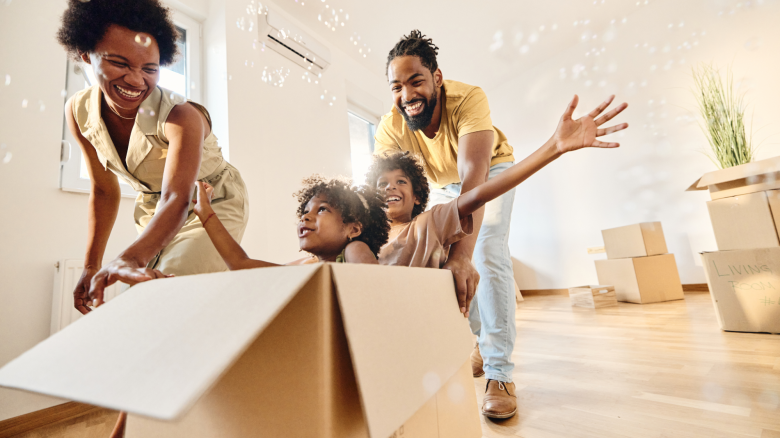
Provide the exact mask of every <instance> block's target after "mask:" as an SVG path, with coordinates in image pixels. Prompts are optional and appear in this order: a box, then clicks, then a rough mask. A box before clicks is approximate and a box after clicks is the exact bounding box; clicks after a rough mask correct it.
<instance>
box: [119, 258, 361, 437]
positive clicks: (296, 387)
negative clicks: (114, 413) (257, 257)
mask: <svg viewBox="0 0 780 438" xmlns="http://www.w3.org/2000/svg"><path fill="white" fill-rule="evenodd" d="M264 269H265V268H264ZM260 271H262V270H260ZM335 300H336V298H335V295H334V294H333V291H332V288H331V276H330V270H329V269H319V270H317V271H316V273H315V274H314V275H313V276H312V278H311V279H310V281H309V282H308V283H307V284H306V285H305V286H303V287H302V288H301V289H300V290H299V291H298V293H297V294H296V295H295V296H294V297H293V299H292V300H291V301H290V302H289V303H288V304H287V306H285V308H284V309H283V310H282V311H281V312H280V313H279V315H278V316H277V317H276V318H275V319H274V321H273V322H272V323H271V324H270V325H269V326H268V327H267V328H266V329H265V330H264V331H263V332H262V333H261V334H260V335H259V337H258V338H257V339H256V340H255V341H254V342H253V343H252V344H251V346H250V347H249V348H248V349H247V350H246V351H245V352H244V354H243V355H241V358H240V359H239V360H238V361H237V362H236V363H235V364H234V365H233V366H232V367H231V368H230V369H229V370H228V371H227V372H226V373H225V374H224V376H222V378H221V379H220V380H219V382H218V383H217V384H216V385H215V386H214V387H213V388H212V389H211V390H210V391H208V393H206V394H205V395H204V396H203V397H202V398H201V399H200V400H199V401H198V402H197V403H196V404H195V406H194V407H193V408H192V409H191V410H190V411H188V412H187V413H186V414H185V415H184V416H183V418H181V419H180V420H178V421H174V422H170V421H161V420H157V419H152V418H148V417H143V416H139V415H133V414H130V415H128V419H127V429H126V433H125V437H126V438H190V437H248V436H284V437H333V438H336V437H338V438H341V437H355V438H358V437H359V438H367V437H368V429H367V426H366V423H365V417H364V416H363V412H362V409H361V406H360V396H359V393H358V390H357V385H356V383H355V377H354V372H353V371H352V366H351V362H350V360H349V350H348V347H347V342H346V336H345V334H344V331H343V328H342V327H343V325H342V323H341V318H340V315H339V311H338V306H336V304H335Z"/></svg>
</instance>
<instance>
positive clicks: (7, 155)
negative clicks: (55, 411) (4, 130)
mask: <svg viewBox="0 0 780 438" xmlns="http://www.w3.org/2000/svg"><path fill="white" fill-rule="evenodd" d="M13 157H14V154H12V153H11V151H7V152H6V153H5V155H4V156H3V164H8V163H10V162H11V158H13Z"/></svg>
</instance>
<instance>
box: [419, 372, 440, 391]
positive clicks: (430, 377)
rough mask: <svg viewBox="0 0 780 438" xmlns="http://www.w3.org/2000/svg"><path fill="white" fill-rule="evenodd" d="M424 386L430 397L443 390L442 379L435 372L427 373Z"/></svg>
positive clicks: (424, 377)
mask: <svg viewBox="0 0 780 438" xmlns="http://www.w3.org/2000/svg"><path fill="white" fill-rule="evenodd" d="M422 386H423V389H425V392H426V393H427V394H429V395H433V394H436V393H437V392H438V391H439V388H441V378H440V377H439V375H438V374H436V373H435V372H433V371H430V372H427V373H425V375H424V376H423V379H422Z"/></svg>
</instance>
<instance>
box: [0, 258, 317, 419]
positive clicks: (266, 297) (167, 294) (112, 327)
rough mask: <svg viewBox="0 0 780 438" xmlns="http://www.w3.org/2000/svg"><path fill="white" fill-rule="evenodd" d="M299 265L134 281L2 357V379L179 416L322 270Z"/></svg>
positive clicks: (21, 386)
mask: <svg viewBox="0 0 780 438" xmlns="http://www.w3.org/2000/svg"><path fill="white" fill-rule="evenodd" d="M301 268H302V269H299V268H294V269H296V272H295V275H288V274H289V273H290V271H289V270H290V269H292V268H289V267H282V268H266V269H263V270H262V271H261V270H247V271H236V272H221V273H216V274H204V275H197V276H187V277H177V278H170V279H161V280H155V281H150V282H148V283H141V284H138V285H136V286H134V287H133V288H131V289H129V290H128V293H123V294H121V295H119V296H118V297H116V298H115V299H114V300H112V301H110V302H108V303H106V305H105V306H101V307H100V308H98V309H96V310H95V311H94V312H92V313H90V315H89V318H82V319H80V320H78V321H76V322H75V323H73V324H71V325H69V326H68V327H66V328H65V329H63V330H62V331H60V332H58V333H56V334H54V335H53V336H51V337H49V338H48V339H46V340H44V341H43V342H41V343H40V344H38V345H36V346H35V347H33V348H32V349H31V350H29V351H27V352H26V353H24V354H22V355H21V356H20V357H18V358H17V359H14V360H13V361H11V362H10V363H8V364H7V365H6V366H4V367H3V368H2V369H0V385H2V386H7V387H11V388H18V389H24V390H28V391H32V392H38V393H43V394H46V395H53V396H55V397H61V398H67V399H70V400H75V401H79V402H83V403H89V404H93V405H97V406H102V407H106V408H109V409H116V410H124V411H128V412H133V413H137V414H141V415H146V416H149V417H153V418H159V419H165V420H170V419H173V418H176V417H178V416H180V415H181V414H182V413H183V412H184V411H185V410H186V409H187V408H189V407H190V406H192V405H193V404H194V403H195V401H196V400H197V399H198V398H199V397H200V396H202V395H203V393H205V392H206V390H207V389H208V388H210V387H211V386H212V385H213V384H214V383H215V382H216V380H217V379H218V378H219V377H220V376H221V375H222V373H223V372H224V371H225V369H227V368H228V367H229V366H230V365H232V364H233V362H234V361H235V360H236V359H238V356H240V355H241V354H242V353H243V351H244V350H245V349H246V348H247V347H248V346H249V344H250V343H251V342H252V341H254V339H255V338H256V337H257V335H258V334H259V333H260V332H261V331H262V330H263V329H264V328H265V327H266V326H267V325H268V324H269V323H270V322H271V320H272V319H273V318H274V317H275V316H276V314H277V313H278V312H279V311H280V310H281V309H282V307H283V306H284V305H285V304H287V302H289V300H290V299H292V297H293V296H294V295H295V294H296V293H297V292H298V290H299V289H300V288H301V287H302V286H303V285H304V284H305V283H306V282H307V281H308V280H309V278H311V276H312V275H313V274H314V272H316V271H317V270H318V269H319V268H320V267H319V266H316V265H312V266H305V267H301ZM215 303H219V305H215ZM86 370H89V372H88V373H87V372H86Z"/></svg>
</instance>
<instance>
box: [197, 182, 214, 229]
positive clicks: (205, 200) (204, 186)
mask: <svg viewBox="0 0 780 438" xmlns="http://www.w3.org/2000/svg"><path fill="white" fill-rule="evenodd" d="M195 185H196V186H197V187H198V197H197V198H196V199H193V200H192V202H194V203H195V207H194V208H193V210H194V211H195V214H196V215H198V217H199V218H200V220H201V222H202V221H204V220H206V218H207V217H208V216H209V215H210V214H211V213H213V212H214V209H212V208H211V197H212V196H214V187H212V186H211V184H209V183H206V182H202V181H195Z"/></svg>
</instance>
